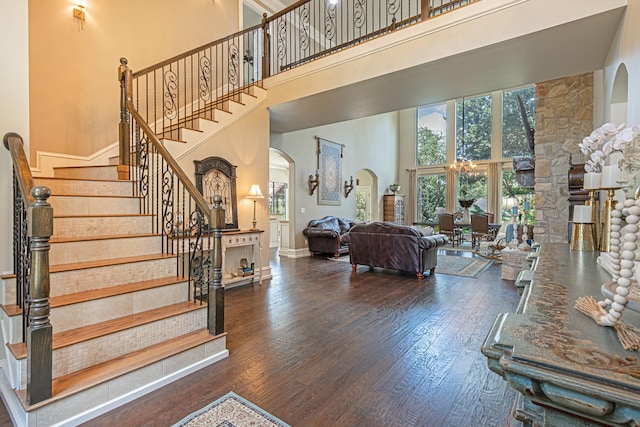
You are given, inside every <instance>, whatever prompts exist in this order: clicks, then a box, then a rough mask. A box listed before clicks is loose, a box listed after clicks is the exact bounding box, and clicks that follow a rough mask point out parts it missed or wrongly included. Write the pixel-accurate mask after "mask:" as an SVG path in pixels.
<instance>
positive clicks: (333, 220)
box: [302, 216, 355, 258]
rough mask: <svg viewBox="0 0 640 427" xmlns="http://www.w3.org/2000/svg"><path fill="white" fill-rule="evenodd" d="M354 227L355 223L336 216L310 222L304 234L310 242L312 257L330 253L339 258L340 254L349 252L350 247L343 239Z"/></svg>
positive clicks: (303, 231)
mask: <svg viewBox="0 0 640 427" xmlns="http://www.w3.org/2000/svg"><path fill="white" fill-rule="evenodd" d="M354 225H355V222H354V221H351V220H350V219H346V218H337V217H335V216H326V217H324V218H322V219H314V220H312V221H309V224H307V228H305V229H304V230H302V234H304V235H305V237H306V238H307V240H308V242H309V251H310V252H311V256H314V255H315V254H317V253H328V254H332V255H333V256H334V257H336V258H338V257H339V256H340V254H345V253H347V252H349V246H348V245H347V243H346V242H345V241H343V240H344V239H343V238H344V236H345V234H347V233H348V232H349V230H351V228H352V227H353V226H354Z"/></svg>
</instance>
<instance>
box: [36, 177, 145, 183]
mask: <svg viewBox="0 0 640 427" xmlns="http://www.w3.org/2000/svg"><path fill="white" fill-rule="evenodd" d="M41 179H51V180H55V181H87V182H101V183H102V182H127V183H130V184H132V183H133V181H131V180H128V179H98V178H65V177H62V176H37V177H35V178H34V181H36V182H38V180H41Z"/></svg>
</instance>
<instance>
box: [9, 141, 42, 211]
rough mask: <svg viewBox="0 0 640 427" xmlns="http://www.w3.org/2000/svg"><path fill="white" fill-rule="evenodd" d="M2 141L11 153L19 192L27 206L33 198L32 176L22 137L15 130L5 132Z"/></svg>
mask: <svg viewBox="0 0 640 427" xmlns="http://www.w3.org/2000/svg"><path fill="white" fill-rule="evenodd" d="M3 141H4V146H5V148H6V149H7V150H9V152H10V153H11V161H12V162H13V170H14V171H15V172H16V178H17V180H18V185H19V187H20V192H21V193H22V198H23V199H24V201H25V203H26V207H27V208H28V207H29V206H31V205H32V204H33V202H34V201H35V198H34V197H33V195H32V194H31V189H32V188H33V187H34V185H33V176H32V175H31V169H30V168H29V162H28V161H27V156H26V155H25V153H24V142H23V141H22V137H21V136H20V135H18V134H17V133H15V132H9V133H7V134H6V135H5V136H4V138H3Z"/></svg>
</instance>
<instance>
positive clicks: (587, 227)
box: [570, 222, 596, 251]
mask: <svg viewBox="0 0 640 427" xmlns="http://www.w3.org/2000/svg"><path fill="white" fill-rule="evenodd" d="M593 228H594V227H593V223H581V222H574V223H573V229H572V230H571V245H570V248H571V250H574V251H595V250H596V244H595V240H594V239H593Z"/></svg>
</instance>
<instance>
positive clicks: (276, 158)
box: [269, 148, 295, 256]
mask: <svg viewBox="0 0 640 427" xmlns="http://www.w3.org/2000/svg"><path fill="white" fill-rule="evenodd" d="M292 176H294V163H293V160H291V158H290V157H289V156H288V155H287V154H285V153H284V152H282V151H280V150H278V149H277V148H269V248H270V249H275V248H277V250H278V252H279V255H280V256H286V255H287V253H288V251H289V242H290V238H291V236H290V227H289V224H290V223H294V219H295V212H294V210H293V205H294V204H293V195H294V194H295V188H294V185H295V183H294V180H293V179H292Z"/></svg>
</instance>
